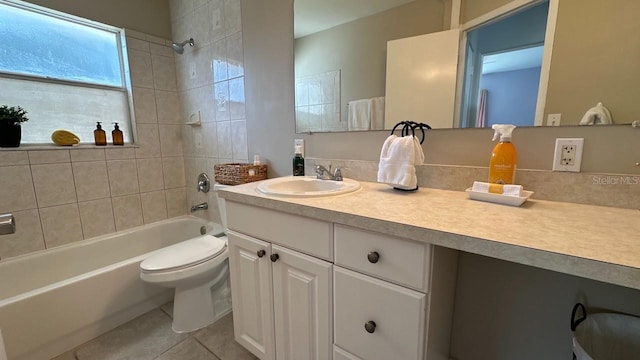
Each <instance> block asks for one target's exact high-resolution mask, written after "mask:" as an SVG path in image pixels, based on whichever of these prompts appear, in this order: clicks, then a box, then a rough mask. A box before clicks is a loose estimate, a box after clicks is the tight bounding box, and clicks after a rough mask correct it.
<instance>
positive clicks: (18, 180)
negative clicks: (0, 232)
mask: <svg viewBox="0 0 640 360" xmlns="http://www.w3.org/2000/svg"><path fill="white" fill-rule="evenodd" d="M0 184H1V185H0V212H3V213H4V212H9V211H18V210H26V209H35V208H37V203H36V194H35V192H34V191H33V180H32V178H31V168H30V167H29V165H19V166H0Z"/></svg>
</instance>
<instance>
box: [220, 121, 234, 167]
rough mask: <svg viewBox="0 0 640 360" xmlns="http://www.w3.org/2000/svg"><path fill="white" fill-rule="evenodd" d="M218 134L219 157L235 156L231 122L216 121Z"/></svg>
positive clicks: (229, 157)
mask: <svg viewBox="0 0 640 360" xmlns="http://www.w3.org/2000/svg"><path fill="white" fill-rule="evenodd" d="M216 125H217V129H216V131H217V135H218V141H217V143H218V157H220V158H225V159H232V158H233V139H232V137H231V136H232V135H231V122H229V121H222V122H218V123H216Z"/></svg>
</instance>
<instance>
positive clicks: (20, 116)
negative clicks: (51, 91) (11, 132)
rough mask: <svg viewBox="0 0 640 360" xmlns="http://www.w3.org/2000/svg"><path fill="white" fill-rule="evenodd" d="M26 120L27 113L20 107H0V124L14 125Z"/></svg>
mask: <svg viewBox="0 0 640 360" xmlns="http://www.w3.org/2000/svg"><path fill="white" fill-rule="evenodd" d="M28 120H29V118H28V117H27V112H26V111H25V110H24V109H23V108H21V107H20V106H11V107H9V106H7V105H2V106H0V123H4V124H14V125H15V124H20V123H21V122H25V121H28Z"/></svg>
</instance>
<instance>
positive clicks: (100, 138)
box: [93, 121, 107, 146]
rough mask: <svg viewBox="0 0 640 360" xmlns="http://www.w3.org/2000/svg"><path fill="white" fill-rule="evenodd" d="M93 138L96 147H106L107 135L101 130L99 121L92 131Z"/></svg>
mask: <svg viewBox="0 0 640 360" xmlns="http://www.w3.org/2000/svg"><path fill="white" fill-rule="evenodd" d="M93 138H94V140H95V142H96V145H98V146H106V145H107V133H106V132H105V131H104V130H102V125H100V121H98V125H97V126H96V129H95V130H93Z"/></svg>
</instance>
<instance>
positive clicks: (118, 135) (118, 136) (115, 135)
mask: <svg viewBox="0 0 640 360" xmlns="http://www.w3.org/2000/svg"><path fill="white" fill-rule="evenodd" d="M111 138H112V139H113V145H124V137H123V136H122V130H120V127H119V126H118V123H115V127H114V129H113V131H112V132H111Z"/></svg>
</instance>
